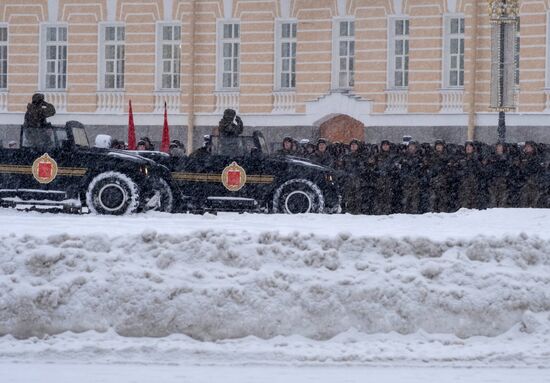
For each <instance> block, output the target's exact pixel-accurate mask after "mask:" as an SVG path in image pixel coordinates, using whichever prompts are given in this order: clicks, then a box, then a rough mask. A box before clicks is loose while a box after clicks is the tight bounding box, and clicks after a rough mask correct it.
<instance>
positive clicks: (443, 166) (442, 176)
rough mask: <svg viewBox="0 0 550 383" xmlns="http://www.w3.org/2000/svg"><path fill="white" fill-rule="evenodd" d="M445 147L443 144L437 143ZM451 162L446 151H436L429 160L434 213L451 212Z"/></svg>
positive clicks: (431, 205)
mask: <svg viewBox="0 0 550 383" xmlns="http://www.w3.org/2000/svg"><path fill="white" fill-rule="evenodd" d="M436 144H441V145H443V146H445V144H444V143H443V142H439V143H438V142H437V141H436ZM449 161H450V158H449V156H448V155H447V152H446V150H445V149H444V150H443V151H442V152H437V151H435V152H434V153H433V155H432V156H431V158H430V160H429V165H428V166H429V184H430V198H429V210H430V211H432V212H436V213H439V212H447V211H448V210H449V185H448V176H449Z"/></svg>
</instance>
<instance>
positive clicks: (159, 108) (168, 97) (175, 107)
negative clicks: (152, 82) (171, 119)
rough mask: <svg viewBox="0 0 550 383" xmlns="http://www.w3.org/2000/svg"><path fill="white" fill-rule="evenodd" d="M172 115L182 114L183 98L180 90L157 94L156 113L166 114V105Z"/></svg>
mask: <svg viewBox="0 0 550 383" xmlns="http://www.w3.org/2000/svg"><path fill="white" fill-rule="evenodd" d="M165 102H166V109H167V110H168V112H170V113H180V105H181V97H180V91H179V89H178V90H176V91H172V92H171V91H158V92H155V113H164V103H165Z"/></svg>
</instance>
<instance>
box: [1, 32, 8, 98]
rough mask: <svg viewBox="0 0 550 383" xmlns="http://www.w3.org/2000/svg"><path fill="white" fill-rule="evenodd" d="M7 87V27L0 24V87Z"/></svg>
mask: <svg viewBox="0 0 550 383" xmlns="http://www.w3.org/2000/svg"><path fill="white" fill-rule="evenodd" d="M7 87H8V27H3V26H0V89H6V88H7Z"/></svg>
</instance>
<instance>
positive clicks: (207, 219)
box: [0, 209, 550, 383]
mask: <svg viewBox="0 0 550 383" xmlns="http://www.w3.org/2000/svg"><path fill="white" fill-rule="evenodd" d="M0 233H2V234H0V382H23V381H25V382H34V381H38V380H36V379H34V378H33V375H32V374H33V373H34V372H31V371H42V372H43V374H48V373H51V374H54V375H55V371H58V372H59V369H60V368H62V369H63V371H65V372H64V373H63V374H61V375H63V376H64V377H62V378H59V379H57V378H56V379H55V380H52V382H56V383H58V382H62V381H63V382H64V381H67V382H68V381H74V380H79V381H90V382H91V381H94V382H95V381H105V382H111V381H112V382H115V381H117V382H119V381H136V382H142V381H143V382H146V381H147V382H149V381H160V380H158V379H157V378H154V376H155V375H154V374H155V373H154V371H159V372H158V373H159V374H161V376H162V377H163V380H162V381H163V382H172V381H192V382H203V381H204V382H206V381H208V382H218V381H224V382H230V383H232V382H237V381H238V382H240V383H242V382H248V381H250V382H253V381H254V382H258V381H266V382H277V381H283V380H284V381H285V382H290V383H292V382H304V381H310V380H316V381H319V382H323V383H325V382H329V381H330V382H335V381H338V382H343V381H349V382H356V381H357V382H358V381H364V379H368V378H369V377H370V378H372V379H376V380H378V381H388V382H397V381H403V382H405V381H406V382H416V381H420V380H421V379H420V378H418V380H415V379H416V378H415V377H417V376H419V377H424V378H422V381H423V382H425V381H426V380H429V379H426V376H428V377H430V376H432V377H433V376H437V378H438V380H439V381H443V382H446V381H449V382H450V381H474V380H475V381H476V382H482V381H487V382H488V381H497V382H512V381H514V382H516V381H517V382H523V381H531V382H539V381H540V382H543V381H545V382H546V381H550V369H549V367H550V211H549V210H539V209H494V210H486V211H471V210H461V211H459V212H457V213H452V214H425V215H416V216H412V215H394V216H379V217H377V216H349V215H332V216H327V215H304V216H282V215H261V214H233V213H224V214H218V215H217V216H214V215H204V216H199V215H169V214H161V213H152V214H147V215H134V216H130V217H101V216H92V215H86V216H73V215H54V214H40V213H36V212H33V213H23V212H17V211H15V210H11V209H1V210H0ZM50 363H54V364H53V365H52V364H50ZM29 365H31V366H32V368H28V367H27V366H29ZM211 365H215V366H216V367H215V368H206V367H203V366H211ZM105 366H107V367H106V368H104V367H105ZM130 366H131V367H130ZM236 366H239V367H236ZM266 366H269V367H266ZM280 366H285V367H280ZM342 366H348V367H349V366H353V368H351V367H349V368H345V369H343V368H342ZM427 366H429V367H430V368H428V369H426V367H427ZM512 367H513V368H514V370H510V368H512ZM266 368H267V370H268V371H271V373H269V374H271V375H268V376H269V377H268V378H266V375H265V373H264V375H259V374H260V372H259V371H263V370H265V369H266ZM463 368H469V369H471V370H464V369H463ZM56 369H57V370H56ZM262 369H263V370H262ZM269 369H271V370H269ZM78 371H80V373H81V374H87V376H88V377H94V376H96V377H97V376H98V375H97V374H100V376H101V378H98V379H92V378H90V379H91V380H82V379H81V378H78V379H76V378H74V377H75V376H76V375H75V374H78ZM109 371H111V372H112V373H109ZM140 371H141V372H140ZM290 371H294V373H290ZM472 371H477V372H476V373H474V374H473V375H472V373H471V372H472ZM38 374H40V373H38ZM101 374H102V375H101ZM204 374H206V375H204ZM208 374H210V379H208V378H207V377H208V376H209V375H208ZM434 374H435V375H434ZM286 375H289V376H291V377H292V378H288V379H280V380H277V379H279V378H277V379H276V377H280V376H286ZM36 376H40V375H36ZM48 376H50V375H48ZM121 376H123V377H125V378H127V379H126V380H125V379H122V380H121V379H120V378H121ZM156 376H157V377H158V375H156ZM472 376H475V377H476V378H475V379H474V380H472ZM117 377H118V379H117ZM258 377H263V378H264V379H259V378H258ZM344 377H345V378H346V379H347V380H346V379H343V378H344ZM468 377H470V378H468ZM180 378H181V379H180ZM201 379H202V380H201ZM46 381H47V382H48V380H46Z"/></svg>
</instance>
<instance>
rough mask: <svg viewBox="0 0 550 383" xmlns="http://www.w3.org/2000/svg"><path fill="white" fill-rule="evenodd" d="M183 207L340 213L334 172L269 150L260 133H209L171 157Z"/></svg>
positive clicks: (171, 167)
mask: <svg viewBox="0 0 550 383" xmlns="http://www.w3.org/2000/svg"><path fill="white" fill-rule="evenodd" d="M168 166H169V167H170V169H171V171H172V180H173V182H174V184H176V185H178V188H179V191H180V193H181V198H182V202H183V206H191V207H199V208H206V209H213V210H219V209H222V210H249V209H260V210H264V211H270V212H276V213H277V212H279V213H289V214H296V213H323V212H327V213H330V212H338V211H339V210H340V197H339V192H338V187H337V185H336V175H335V172H334V171H333V170H332V169H330V168H327V167H324V166H320V165H316V164H313V163H311V162H309V161H307V160H303V159H299V158H296V157H283V156H273V155H270V154H269V151H268V148H267V145H266V142H265V139H264V137H263V135H262V134H261V133H260V132H254V134H253V135H252V136H237V137H225V138H220V137H218V136H210V137H208V138H207V141H206V142H205V145H204V147H203V148H201V149H199V150H197V151H196V152H194V153H193V154H191V155H190V156H188V157H181V158H177V159H171V160H170V163H169V164H168Z"/></svg>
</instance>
